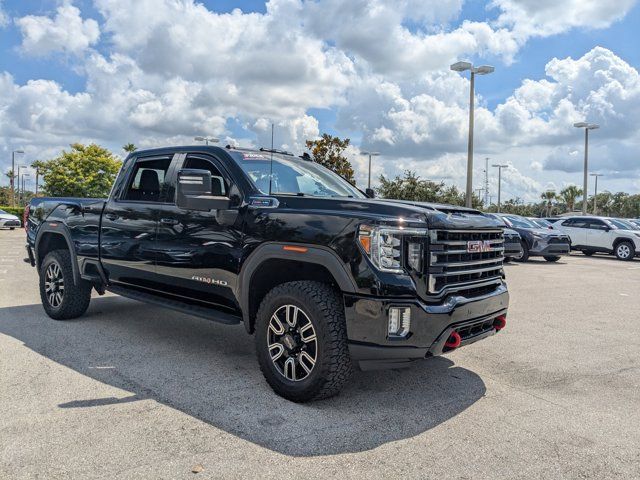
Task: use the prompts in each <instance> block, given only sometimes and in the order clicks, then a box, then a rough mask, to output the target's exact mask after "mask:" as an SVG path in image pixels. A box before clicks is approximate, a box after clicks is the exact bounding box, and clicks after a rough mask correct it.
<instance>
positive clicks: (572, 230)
mask: <svg viewBox="0 0 640 480" xmlns="http://www.w3.org/2000/svg"><path fill="white" fill-rule="evenodd" d="M587 227H588V222H587V220H585V219H583V218H570V219H568V220H562V221H560V222H557V223H556V224H555V225H554V230H559V231H561V232H563V233H566V234H567V235H569V237H570V238H571V245H572V246H573V247H576V246H579V245H582V246H586V245H587Z"/></svg>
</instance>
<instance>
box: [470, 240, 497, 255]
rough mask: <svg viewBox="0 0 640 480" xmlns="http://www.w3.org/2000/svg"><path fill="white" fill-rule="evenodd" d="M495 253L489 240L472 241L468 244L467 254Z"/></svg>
mask: <svg viewBox="0 0 640 480" xmlns="http://www.w3.org/2000/svg"><path fill="white" fill-rule="evenodd" d="M491 251H493V245H491V242H490V241H489V240H470V241H468V242H467V252H469V253H482V252H491Z"/></svg>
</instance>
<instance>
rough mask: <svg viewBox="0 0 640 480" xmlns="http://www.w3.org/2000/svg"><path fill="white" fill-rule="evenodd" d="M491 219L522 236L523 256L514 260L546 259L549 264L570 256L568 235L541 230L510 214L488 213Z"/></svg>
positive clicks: (533, 224) (529, 222) (524, 219)
mask: <svg viewBox="0 0 640 480" xmlns="http://www.w3.org/2000/svg"><path fill="white" fill-rule="evenodd" d="M486 215H488V216H490V217H491V218H494V219H496V220H500V221H502V222H503V223H504V225H505V226H507V227H509V228H511V229H513V230H515V231H516V232H518V233H519V234H520V237H521V241H520V243H521V245H522V254H521V255H520V256H516V257H514V258H513V259H514V260H515V261H517V262H526V261H527V260H528V259H529V257H534V256H536V257H544V259H545V260H546V261H547V262H557V261H558V260H560V256H561V255H568V254H569V252H570V251H571V241H570V239H569V236H568V235H565V234H562V233H559V232H556V231H555V230H549V229H547V228H540V227H538V226H537V225H536V224H535V223H533V222H532V221H531V220H529V219H527V218H525V217H521V216H519V215H513V214H508V213H488V214H486Z"/></svg>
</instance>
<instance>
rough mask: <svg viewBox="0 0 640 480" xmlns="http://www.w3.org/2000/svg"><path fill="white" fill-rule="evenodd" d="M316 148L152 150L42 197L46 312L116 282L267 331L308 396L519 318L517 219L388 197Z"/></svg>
mask: <svg viewBox="0 0 640 480" xmlns="http://www.w3.org/2000/svg"><path fill="white" fill-rule="evenodd" d="M370 197H372V194H371V192H368V194H363V193H362V192H361V191H360V190H358V189H357V188H355V187H354V186H352V185H351V184H349V183H348V182H347V181H345V180H344V179H342V178H341V177H340V176H338V175H336V174H334V173H333V172H331V171H329V170H327V169H325V168H324V167H322V166H320V165H318V164H317V163H314V162H312V161H311V160H310V159H309V157H308V156H303V157H296V156H293V155H291V154H286V153H284V152H276V151H269V150H264V149H263V150H259V151H258V150H244V149H235V148H231V147H227V148H220V147H213V146H199V147H175V148H164V149H156V150H147V151H137V152H135V153H133V154H131V155H130V156H129V157H127V159H126V160H125V161H124V163H123V166H122V169H121V171H120V173H119V174H118V177H117V179H116V181H115V184H114V186H113V189H112V191H111V194H110V195H109V198H108V199H104V200H100V199H77V198H62V199H61V198H37V199H34V200H33V201H32V202H31V204H30V206H29V210H28V212H27V214H26V215H25V216H26V226H25V228H26V230H27V253H28V261H29V262H30V263H31V264H32V265H33V266H35V267H37V268H38V271H39V274H40V293H41V297H42V303H43V306H44V309H45V311H46V313H47V314H48V315H49V316H50V317H51V318H54V319H56V320H65V319H70V318H75V317H78V316H80V315H82V314H83V313H84V312H85V311H86V309H87V307H88V305H89V301H90V296H91V291H92V289H94V288H95V290H96V291H97V292H98V293H99V294H102V293H104V292H105V291H107V290H108V291H111V292H114V293H117V294H120V295H122V296H126V297H130V298H133V299H137V300H141V301H147V302H151V303H154V304H158V305H162V306H165V307H168V308H171V309H175V310H179V311H181V312H186V313H189V314H192V315H197V316H201V317H204V318H208V319H211V320H215V321H218V322H222V323H226V324H237V323H240V322H243V323H244V327H245V328H246V331H247V333H255V342H256V350H257V357H258V362H259V364H260V368H261V370H262V372H263V374H264V376H265V378H266V380H267V382H268V383H269V384H270V385H271V387H272V388H273V389H274V390H275V391H276V392H277V393H278V394H280V395H281V396H283V397H285V398H287V399H290V400H293V401H307V400H312V399H318V398H323V397H328V396H331V395H334V394H336V393H337V392H338V391H339V390H340V389H341V387H342V386H343V385H344V383H345V381H346V380H347V378H348V376H349V375H350V373H351V370H352V366H353V365H357V366H359V367H361V368H362V369H373V368H389V367H397V366H404V365H406V364H409V363H410V362H411V361H412V360H417V359H424V358H427V357H431V356H434V355H440V354H442V353H445V352H447V351H451V350H454V349H456V348H459V347H461V346H463V345H467V344H470V343H472V342H475V341H477V340H480V339H482V338H485V337H487V336H489V335H493V334H494V333H496V332H497V331H499V330H501V329H503V328H504V327H505V325H506V312H507V304H508V298H509V297H508V292H507V287H506V284H505V282H504V274H503V269H502V261H503V232H502V225H500V224H499V223H498V222H497V221H496V220H494V219H490V218H487V217H485V216H483V215H481V214H480V213H479V212H477V211H474V210H466V209H463V208H460V209H458V208H457V207H452V206H444V205H430V204H421V203H412V202H400V201H388V200H378V199H374V198H370Z"/></svg>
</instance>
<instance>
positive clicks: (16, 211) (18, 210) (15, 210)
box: [0, 206, 24, 221]
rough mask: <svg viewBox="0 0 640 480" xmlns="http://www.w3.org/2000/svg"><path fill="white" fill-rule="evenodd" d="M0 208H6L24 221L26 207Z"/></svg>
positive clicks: (0, 208) (1, 208)
mask: <svg viewBox="0 0 640 480" xmlns="http://www.w3.org/2000/svg"><path fill="white" fill-rule="evenodd" d="M0 210H4V211H5V212H7V213H10V214H11V215H15V216H17V217H18V218H19V219H20V220H21V221H22V214H23V213H24V207H2V206H0Z"/></svg>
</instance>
